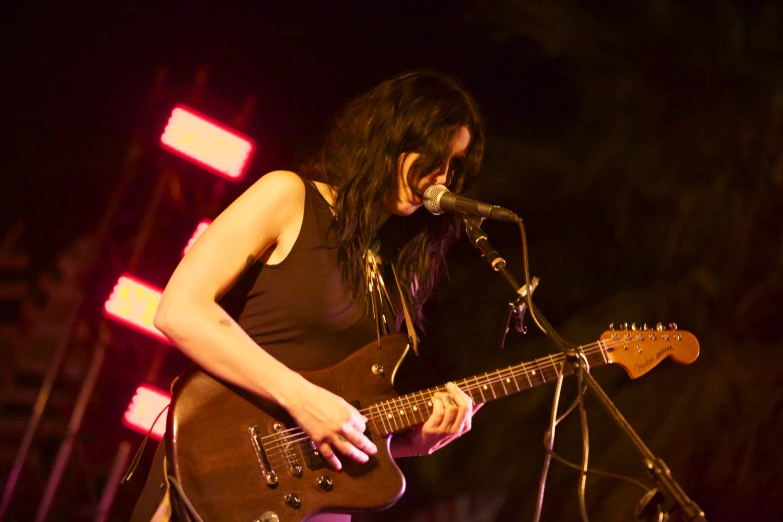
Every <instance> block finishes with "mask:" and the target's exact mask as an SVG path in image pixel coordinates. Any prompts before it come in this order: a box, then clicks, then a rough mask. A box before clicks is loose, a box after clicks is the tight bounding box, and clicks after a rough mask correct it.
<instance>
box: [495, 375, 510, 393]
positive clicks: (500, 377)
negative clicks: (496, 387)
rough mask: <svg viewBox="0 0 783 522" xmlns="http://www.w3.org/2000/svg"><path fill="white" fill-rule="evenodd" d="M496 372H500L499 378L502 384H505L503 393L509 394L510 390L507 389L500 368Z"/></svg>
mask: <svg viewBox="0 0 783 522" xmlns="http://www.w3.org/2000/svg"><path fill="white" fill-rule="evenodd" d="M495 372H496V373H497V374H498V379H500V385H501V386H503V393H504V394H505V395H506V396H508V390H507V389H506V384H505V383H504V382H503V376H502V375H501V374H500V370H495Z"/></svg>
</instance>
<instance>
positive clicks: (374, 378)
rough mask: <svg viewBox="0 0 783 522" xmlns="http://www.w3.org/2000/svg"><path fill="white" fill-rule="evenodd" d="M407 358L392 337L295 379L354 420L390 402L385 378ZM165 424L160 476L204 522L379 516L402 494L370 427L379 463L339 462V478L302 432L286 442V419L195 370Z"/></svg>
mask: <svg viewBox="0 0 783 522" xmlns="http://www.w3.org/2000/svg"><path fill="white" fill-rule="evenodd" d="M406 351H407V338H406V337H405V335H403V334H393V335H389V336H386V337H383V338H382V340H381V346H380V347H379V346H378V343H377V342H375V341H373V342H372V343H370V344H368V345H366V346H364V347H363V348H361V349H359V350H358V351H356V352H354V353H353V354H351V355H350V356H349V357H347V358H346V359H344V360H343V361H341V362H340V363H338V364H336V365H334V366H332V367H330V368H328V369H325V370H318V371H308V372H301V374H302V375H303V376H304V377H305V378H306V379H307V380H309V381H310V382H312V383H314V384H316V385H318V386H321V387H323V388H326V389H327V390H329V391H331V392H333V393H335V394H337V395H339V396H341V397H343V398H344V399H345V400H346V401H348V402H349V403H351V404H353V405H354V406H356V407H357V408H358V409H360V410H361V409H362V408H364V407H367V406H369V405H371V404H373V403H375V402H378V401H381V400H385V399H388V398H391V397H394V396H396V395H397V393H396V392H395V390H394V388H393V377H394V373H395V371H396V368H397V366H398V365H399V363H400V361H401V359H402V357H403V356H404V355H405V353H406ZM167 423H168V434H169V436H170V439H169V442H170V444H169V450H168V455H167V460H168V466H169V474H170V475H174V476H175V477H176V478H177V480H178V481H179V484H180V485H181V487H182V490H183V491H184V493H185V495H186V496H187V499H188V500H189V501H190V503H191V504H192V506H193V507H194V508H195V510H196V511H197V512H198V514H199V515H200V516H201V518H202V519H203V520H204V521H205V522H208V521H213V520H220V521H241V522H253V521H257V520H258V521H270V522H273V521H276V520H280V521H283V522H288V521H299V520H305V519H307V518H308V517H310V516H312V515H313V514H315V513H317V512H322V511H333V512H355V511H367V510H379V509H384V508H387V507H389V506H391V505H392V504H394V503H395V502H396V501H397V500H398V499H399V498H400V497H401V496H402V494H403V492H404V490H405V478H404V477H403V475H402V473H401V472H400V470H399V468H398V467H397V465H396V464H395V462H394V460H393V459H392V457H391V454H390V451H389V442H390V439H391V436H390V435H385V436H382V435H380V434H379V433H380V431H379V430H378V429H377V428H376V426H374V425H373V421H370V422H369V423H368V425H367V428H368V431H369V433H368V436H369V437H370V438H371V440H372V441H373V442H374V443H375V444H376V446H377V447H378V453H377V454H376V455H374V456H372V457H371V458H370V461H369V462H367V463H366V464H360V463H357V462H355V461H353V460H351V459H349V458H347V457H341V459H340V460H341V462H342V463H343V469H342V470H341V471H336V470H334V469H332V468H330V467H329V466H328V465H327V464H326V463H325V462H324V461H323V459H321V458H320V456H318V455H317V452H315V451H313V448H312V446H311V445H310V441H309V439H306V440H302V439H303V437H302V436H301V432H299V433H300V436H299V437H295V436H294V437H291V436H290V435H291V432H286V431H285V430H288V429H292V428H297V426H296V425H295V423H294V422H293V421H292V419H291V418H290V417H289V416H288V415H287V413H286V412H285V410H283V409H282V408H280V407H279V406H278V405H276V404H274V403H272V402H270V401H266V400H263V399H261V398H259V397H256V396H254V395H252V394H249V393H247V392H244V391H243V390H240V389H238V388H236V387H234V386H231V385H227V384H226V383H224V382H222V381H220V380H218V379H215V378H214V377H212V376H210V375H208V374H207V373H205V372H203V371H201V370H199V369H197V368H195V367H194V368H191V369H190V370H188V371H187V372H186V373H185V374H183V375H182V376H181V377H180V378H178V379H177V381H176V382H175V384H174V389H173V398H172V401H171V410H170V412H169V415H168V421H167ZM254 428H257V430H256V432H257V434H258V436H257V438H256V443H254V440H253V436H252V430H253V429H254ZM286 435H288V439H286V438H285V436H286ZM259 442H260V443H259ZM259 447H261V451H260V452H259V450H258V448H259ZM297 466H298V467H297ZM270 472H271V473H272V474H273V475H274V478H273V479H272V480H270V479H269V476H270V475H269V474H270ZM271 482H274V483H271ZM329 482H331V484H329ZM297 503H298V504H299V505H297ZM275 517H276V518H275Z"/></svg>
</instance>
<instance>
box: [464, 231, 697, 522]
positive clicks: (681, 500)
mask: <svg viewBox="0 0 783 522" xmlns="http://www.w3.org/2000/svg"><path fill="white" fill-rule="evenodd" d="M462 221H463V222H464V223H465V232H466V234H467V235H468V238H469V239H470V241H471V243H473V245H474V246H475V247H476V248H478V249H479V250H480V251H481V254H482V257H484V258H486V260H487V261H488V262H489V264H490V266H492V269H493V270H494V271H495V272H500V274H501V275H502V276H503V278H504V279H505V280H506V281H507V282H508V283H509V284H510V285H511V287H512V288H513V289H514V292H518V291H519V288H520V287H519V284H517V281H516V279H514V276H512V275H511V274H510V273H509V272H508V269H506V261H505V259H503V258H502V257H500V255H498V253H497V251H496V250H495V249H494V248H492V245H490V244H489V240H488V239H487V235H486V234H485V233H484V231H483V230H482V229H481V226H480V225H481V218H479V217H475V216H465V215H463V216H462ZM520 226H521V225H520ZM531 286H532V285H531ZM530 294H531V292H530V291H528V293H527V298H528V305H529V309H530V315H531V316H533V318H534V320H535V323H536V324H537V325H538V327H539V328H540V329H541V331H542V332H544V334H546V335H547V336H548V337H549V338H550V339H552V341H553V342H554V344H555V345H556V346H557V347H558V348H559V349H560V350H561V351H562V352H563V353H564V354H565V355H566V360H567V361H568V363H569V364H570V365H571V366H572V368H573V371H574V375H576V372H579V371H581V368H580V365H581V364H582V360H583V358H582V357H580V356H579V353H578V352H577V350H575V349H574V348H573V347H572V345H569V344H568V343H566V341H565V340H564V339H562V338H561V337H560V335H559V334H558V333H557V332H556V331H555V329H554V328H553V327H552V325H551V324H549V322H548V321H547V320H546V318H545V317H544V316H543V314H542V313H541V311H540V310H539V309H538V307H537V306H535V305H534V304H533V301H532V299H531V295H530ZM582 375H583V376H582V379H583V382H584V383H585V384H586V385H587V387H588V388H590V390H592V392H593V393H594V394H595V395H596V397H597V398H598V399H599V402H600V403H601V405H603V407H604V409H605V410H606V411H607V413H608V414H609V416H610V417H611V418H612V420H613V421H614V422H615V424H617V426H618V428H620V431H622V432H623V433H625V435H626V436H627V437H628V438H629V439H630V441H631V443H632V444H633V445H634V447H635V448H636V451H637V452H638V453H639V454H640V455H641V457H642V465H643V466H644V467H645V469H646V470H647V471H648V473H649V474H650V476H651V478H652V479H653V480H654V481H655V483H656V485H657V486H658V489H659V491H661V493H663V494H664V496H666V497H668V499H669V500H670V501H672V502H673V503H674V505H675V506H676V507H677V508H679V510H680V513H678V514H679V515H681V516H682V517H684V520H687V521H689V522H690V521H694V522H706V521H707V519H706V518H705V516H704V512H703V511H702V510H701V508H699V506H698V505H697V504H696V503H695V502H693V501H692V500H691V499H690V498H688V495H687V494H686V493H685V491H683V489H682V487H680V485H679V484H678V483H677V481H676V480H674V478H673V477H672V476H671V472H670V471H669V468H668V466H666V463H665V462H664V461H663V460H661V459H659V458H658V457H656V456H655V455H654V454H653V452H652V451H650V448H648V447H647V445H646V444H645V443H644V442H643V441H642V439H641V438H640V437H639V435H638V434H637V433H636V432H635V431H634V429H633V428H632V427H631V425H630V424H629V423H628V421H627V420H625V417H623V415H622V413H620V410H618V409H617V406H615V405H614V403H613V402H612V400H611V399H610V398H609V396H608V395H607V394H606V392H604V390H603V389H602V388H601V386H600V385H599V384H598V382H597V381H596V380H595V379H593V376H592V375H590V372H589V371H584V372H582Z"/></svg>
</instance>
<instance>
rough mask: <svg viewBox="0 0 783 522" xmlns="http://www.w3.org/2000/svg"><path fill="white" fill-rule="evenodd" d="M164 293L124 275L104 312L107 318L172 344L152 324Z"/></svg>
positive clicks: (115, 287) (105, 305) (104, 306)
mask: <svg viewBox="0 0 783 522" xmlns="http://www.w3.org/2000/svg"><path fill="white" fill-rule="evenodd" d="M162 293H163V291H162V290H161V289H159V288H157V287H155V286H153V285H150V284H149V283H145V282H143V281H141V280H139V279H137V278H135V277H133V276H131V275H128V274H123V275H122V276H120V278H119V279H118V280H117V284H116V285H114V290H113V291H112V293H111V295H110V296H109V299H108V300H107V301H106V303H105V304H104V305H103V310H104V313H105V314H106V316H107V317H109V318H111V319H113V320H115V321H117V322H119V323H122V324H124V325H125V326H129V327H131V328H134V329H136V330H138V331H140V332H141V333H144V334H146V335H149V336H150V337H153V338H155V339H157V340H159V341H163V342H165V343H168V344H171V341H169V340H168V338H167V337H166V336H165V335H163V333H162V332H161V331H160V330H158V329H157V328H155V325H154V324H152V319H153V318H154V317H155V311H156V310H157V309H158V303H160V296H161V294H162Z"/></svg>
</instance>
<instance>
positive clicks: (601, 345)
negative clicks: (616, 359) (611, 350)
mask: <svg viewBox="0 0 783 522" xmlns="http://www.w3.org/2000/svg"><path fill="white" fill-rule="evenodd" d="M597 344H598V348H599V349H598V351H599V352H600V354H601V360H602V361H603V362H604V363H608V362H609V359H607V358H606V345H605V344H604V342H603V341H601V340H599V341H598V343H597Z"/></svg>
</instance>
